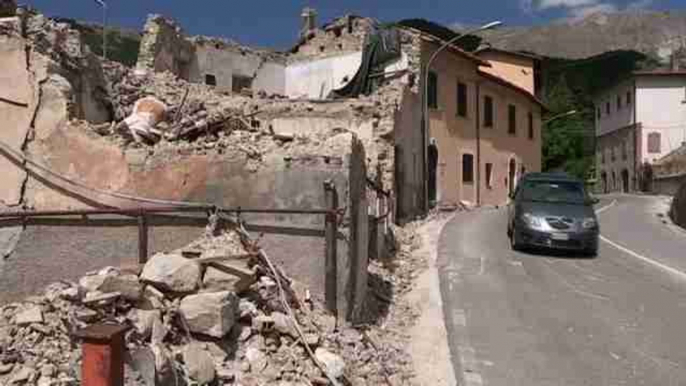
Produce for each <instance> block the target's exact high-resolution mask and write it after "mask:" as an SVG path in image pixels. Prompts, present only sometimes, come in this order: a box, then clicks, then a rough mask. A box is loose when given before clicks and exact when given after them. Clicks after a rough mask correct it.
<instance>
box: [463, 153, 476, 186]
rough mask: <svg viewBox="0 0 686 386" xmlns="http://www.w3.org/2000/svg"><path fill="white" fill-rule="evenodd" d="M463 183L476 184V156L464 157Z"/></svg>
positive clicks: (467, 155)
mask: <svg viewBox="0 0 686 386" xmlns="http://www.w3.org/2000/svg"><path fill="white" fill-rule="evenodd" d="M462 182H468V183H472V182H474V156H473V155H471V154H463V155H462Z"/></svg>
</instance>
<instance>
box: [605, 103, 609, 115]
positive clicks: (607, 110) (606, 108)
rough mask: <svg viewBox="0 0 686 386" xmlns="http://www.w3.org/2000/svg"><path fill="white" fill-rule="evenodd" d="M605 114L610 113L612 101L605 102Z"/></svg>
mask: <svg viewBox="0 0 686 386" xmlns="http://www.w3.org/2000/svg"><path fill="white" fill-rule="evenodd" d="M605 114H606V115H610V102H607V103H605Z"/></svg>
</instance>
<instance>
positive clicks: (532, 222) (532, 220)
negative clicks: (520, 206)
mask: <svg viewBox="0 0 686 386" xmlns="http://www.w3.org/2000/svg"><path fill="white" fill-rule="evenodd" d="M522 220H524V222H525V223H526V224H527V225H528V226H529V227H531V228H534V229H540V228H542V227H543V221H542V220H541V218H540V217H536V216H534V215H533V214H531V213H524V214H523V215H522Z"/></svg>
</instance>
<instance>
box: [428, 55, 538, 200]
mask: <svg viewBox="0 0 686 386" xmlns="http://www.w3.org/2000/svg"><path fill="white" fill-rule="evenodd" d="M436 48H438V43H437V42H436V43H426V44H424V45H423V48H422V61H423V62H425V61H426V60H428V57H429V56H431V54H432V53H433V52H434V50H435V49H436ZM534 69H535V61H534V60H533V59H530V58H523V57H522V56H521V55H519V54H508V53H506V52H502V51H499V52H482V53H481V54H480V55H479V56H473V55H469V54H466V53H465V52H464V51H461V50H459V49H452V50H446V51H444V52H442V53H441V54H439V56H438V57H437V59H436V60H435V61H434V63H433V64H432V66H431V73H430V75H429V90H430V91H429V97H428V100H429V119H430V125H429V136H430V137H431V138H433V139H435V140H436V144H437V146H438V167H437V183H436V184H437V197H436V198H437V203H438V205H439V206H454V205H457V204H458V203H460V202H468V203H471V204H477V205H502V204H504V203H506V202H507V199H508V193H509V192H510V191H512V190H513V189H514V188H515V186H516V184H517V181H518V179H519V178H520V177H521V175H522V174H523V173H525V172H536V171H540V170H541V143H542V141H541V114H542V112H543V111H544V109H545V107H544V106H543V104H542V102H541V101H540V100H538V99H537V98H536V97H535V96H534V94H533V91H534V89H535V74H534Z"/></svg>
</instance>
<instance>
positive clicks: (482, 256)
mask: <svg viewBox="0 0 686 386" xmlns="http://www.w3.org/2000/svg"><path fill="white" fill-rule="evenodd" d="M479 260H480V264H481V265H480V266H479V276H481V275H483V274H484V255H481V256H480V258H479Z"/></svg>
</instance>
